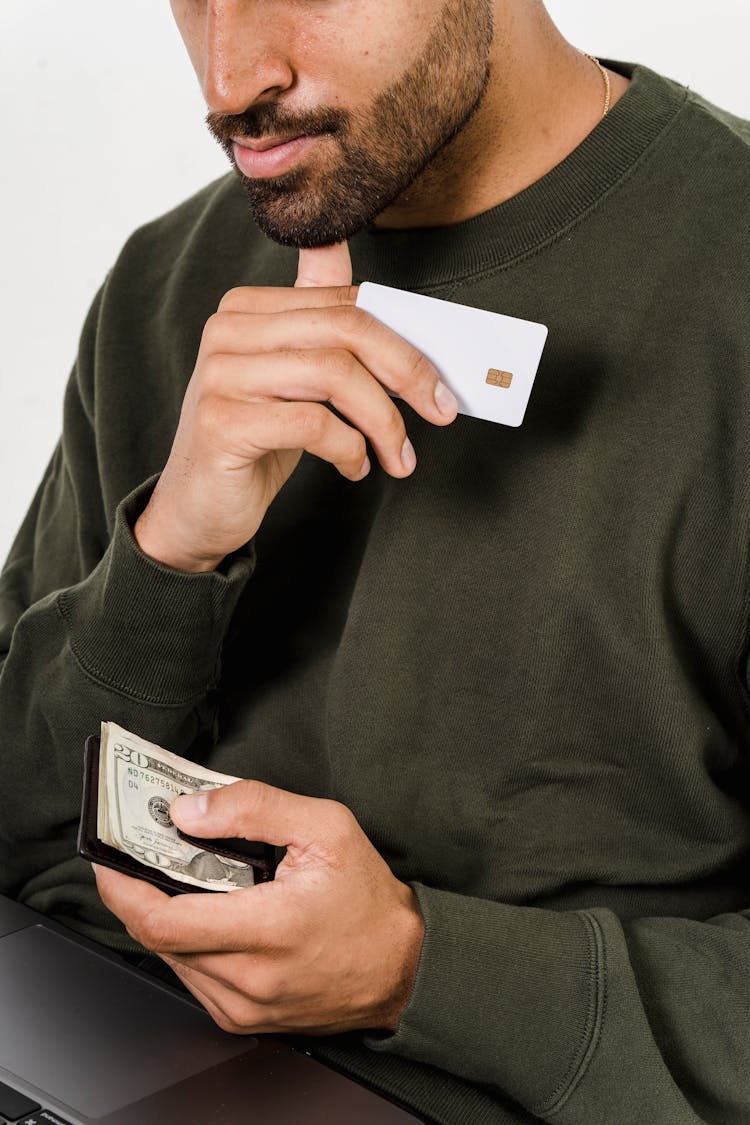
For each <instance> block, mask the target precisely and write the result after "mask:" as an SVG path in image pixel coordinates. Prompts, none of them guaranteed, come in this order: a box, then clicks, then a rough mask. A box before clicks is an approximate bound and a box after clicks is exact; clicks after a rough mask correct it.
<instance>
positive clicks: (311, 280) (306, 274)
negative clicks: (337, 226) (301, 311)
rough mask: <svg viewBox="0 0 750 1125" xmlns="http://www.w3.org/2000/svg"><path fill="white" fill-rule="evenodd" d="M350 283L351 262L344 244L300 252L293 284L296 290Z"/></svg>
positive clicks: (347, 248)
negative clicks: (295, 278)
mask: <svg viewBox="0 0 750 1125" xmlns="http://www.w3.org/2000/svg"><path fill="white" fill-rule="evenodd" d="M351 283H352V260H351V257H350V256H349V247H348V246H347V244H346V243H345V242H339V243H338V244H337V245H336V246H322V247H320V248H319V249H315V250H300V252H299V264H298V266H297V280H296V281H295V283H294V285H295V288H296V289H306V288H313V287H316V286H330V285H351Z"/></svg>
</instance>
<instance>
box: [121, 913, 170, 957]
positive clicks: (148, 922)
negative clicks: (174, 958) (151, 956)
mask: <svg viewBox="0 0 750 1125" xmlns="http://www.w3.org/2000/svg"><path fill="white" fill-rule="evenodd" d="M130 934H131V936H132V937H134V938H135V940H136V941H138V942H140V944H141V945H142V946H144V947H145V948H146V949H150V950H151V952H152V953H160V952H167V951H168V950H169V948H170V946H171V942H172V927H171V925H170V924H169V922H168V921H167V919H166V918H165V917H164V915H163V914H160V913H159V912H158V911H155V910H151V911H149V913H148V914H146V915H145V917H144V918H142V919H141V921H140V922H138V923H136V925H135V926H134V927H133V928H132V930H130Z"/></svg>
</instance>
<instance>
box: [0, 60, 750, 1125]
mask: <svg viewBox="0 0 750 1125" xmlns="http://www.w3.org/2000/svg"><path fill="white" fill-rule="evenodd" d="M622 69H625V70H627V68H622ZM749 140H750V131H749V130H748V126H747V125H746V124H743V123H742V122H740V121H738V120H736V119H733V118H732V117H730V116H729V115H727V114H723V113H721V112H720V111H718V110H716V109H714V108H713V107H711V106H709V105H707V104H706V103H704V102H703V101H702V100H701V99H699V98H697V97H695V96H693V95H691V94H689V93H688V92H687V91H686V90H684V89H683V88H682V87H679V86H676V85H674V84H672V83H669V82H667V81H665V80H663V79H661V78H659V77H657V76H656V75H654V74H653V73H651V72H649V71H647V70H644V69H637V70H636V71H635V76H634V82H633V84H632V86H631V88H630V89H629V91H628V93H627V94H626V95H625V97H624V98H623V99H622V100H621V101H620V102H619V104H618V105H617V106H616V107H615V109H614V110H613V111H612V112H611V114H610V115H609V116H608V117H607V118H605V119H604V121H603V122H602V123H601V124H600V125H599V126H598V127H597V129H596V130H595V131H594V132H593V133H592V134H591V135H590V136H589V137H588V138H587V139H586V140H585V141H584V143H583V144H582V145H581V146H580V147H579V148H578V149H577V150H576V151H575V152H574V153H573V154H572V155H571V156H570V157H569V158H568V159H567V160H565V161H564V162H563V163H562V164H561V165H560V166H559V167H557V168H556V169H555V170H554V171H553V172H551V173H550V174H549V175H547V176H546V177H544V179H543V180H541V181H540V182H539V183H537V184H535V185H534V186H532V187H531V188H529V189H528V190H527V191H524V192H523V193H522V194H520V195H519V196H517V197H516V198H514V199H512V200H510V201H509V202H507V203H505V204H503V205H502V206H500V207H497V208H496V209H494V210H492V211H490V212H488V213H486V214H484V215H481V216H479V217H478V218H475V219H472V220H470V221H468V222H465V223H462V224H460V225H458V226H455V227H451V228H446V229H437V230H413V231H401V232H377V231H374V230H369V231H365V232H363V233H361V234H360V235H358V236H357V237H356V238H354V239H353V240H352V244H351V249H352V255H353V260H354V265H355V280H362V279H369V280H372V281H376V282H381V283H385V284H389V285H395V286H399V287H402V288H406V289H413V290H418V291H420V292H425V293H431V294H434V295H435V296H438V297H441V298H446V299H448V300H455V301H459V302H462V303H464V304H468V305H475V306H478V307H480V308H486V309H494V310H497V311H500V312H503V313H507V314H511V315H514V316H519V317H525V318H528V319H533V320H538V321H542V322H544V323H545V324H547V325H548V326H549V340H548V344H547V348H546V351H545V355H544V358H543V361H542V366H541V369H540V372H539V375H538V378H537V382H536V385H535V387H534V390H533V393H532V397H531V401H530V404H529V409H528V412H527V416H526V420H525V422H524V424H523V426H522V427H521V428H520V429H518V430H514V429H508V428H504V427H502V426H498V425H493V424H491V423H488V422H482V421H476V420H474V419H470V418H466V417H463V416H459V418H458V419H457V421H456V422H455V423H454V424H453V425H451V426H450V427H447V428H445V429H440V428H438V427H434V426H431V425H430V424H429V423H427V422H425V421H424V420H423V419H421V418H419V417H418V416H416V415H415V414H414V413H413V412H412V411H411V410H410V408H409V407H408V406H406V405H404V404H403V403H401V404H400V406H401V409H402V410H403V412H404V415H405V417H406V424H407V430H408V433H409V435H410V437H411V439H412V441H413V443H414V445H415V447H416V451H417V457H418V465H417V469H416V472H415V473H414V475H413V476H412V477H410V478H409V479H407V480H394V479H392V478H390V477H388V476H387V475H386V474H385V473H384V472H383V471H382V470H381V469H380V468H379V466H377V463H376V462H374V467H373V470H372V472H371V474H370V476H369V477H368V478H367V479H366V480H365V481H363V482H361V483H358V484H354V483H351V482H347V481H345V480H344V479H343V478H342V477H341V476H340V475H339V474H338V473H337V472H336V470H335V469H333V468H332V467H331V466H329V465H327V464H325V463H322V462H320V461H318V460H316V459H315V458H312V457H310V456H308V455H305V456H304V457H303V459H302V461H301V463H300V465H299V467H298V469H297V470H296V472H295V473H294V474H293V476H292V478H291V479H290V481H289V482H288V483H287V485H285V487H284V489H283V490H282V492H281V494H280V495H279V497H278V498H277V499H276V501H275V502H274V503H273V505H272V506H271V508H270V510H269V512H268V515H267V517H266V519H265V521H264V523H263V525H262V527H261V529H260V531H259V533H258V535H257V537H256V539H255V541H254V542H253V543H252V544H251V545H249V547H248V548H247V549H246V550H244V551H241V552H238V553H237V555H236V556H233V557H231V558H229V559H227V560H226V562H225V563H224V564H223V566H222V568H221V569H220V571H219V572H216V573H213V574H209V575H185V574H180V573H177V572H174V571H171V570H169V569H168V568H166V567H162V566H160V565H158V564H157V563H155V562H153V561H151V560H150V559H148V558H146V557H145V556H144V555H142V554H141V553H140V552H139V550H138V549H137V547H136V546H135V544H134V541H133V538H132V535H131V531H130V527H131V526H132V523H133V520H134V519H135V517H136V516H137V514H138V512H139V511H140V510H141V508H142V506H143V504H144V503H145V501H146V499H147V497H148V495H149V488H150V487H151V486H152V484H151V483H150V482H151V481H152V478H153V476H154V474H156V473H158V472H159V470H160V469H161V468H162V466H163V464H164V462H165V461H166V458H167V456H168V453H169V450H170V446H171V442H172V437H173V434H174V431H175V428H176V424H177V418H178V413H179V410H180V404H181V402H182V398H183V394H184V391H185V387H186V384H187V382H188V380H189V378H190V375H191V372H192V369H193V365H194V361H195V356H196V352H197V348H198V343H199V340H200V336H201V331H202V329H203V325H204V323H205V321H206V320H207V318H208V317H209V315H210V314H211V313H212V312H213V311H214V310H215V309H216V306H217V304H218V302H219V300H220V298H221V297H222V295H223V294H224V293H225V292H226V291H227V290H228V289H230V288H231V287H233V286H236V285H268V284H274V285H289V284H291V283H292V282H293V280H294V277H295V270H296V258H297V256H296V253H295V252H294V251H292V250H282V249H279V248H278V247H277V246H275V245H273V244H272V243H271V242H269V241H267V240H266V239H265V238H264V237H263V236H261V235H260V234H259V232H258V231H257V230H255V229H254V227H253V226H252V225H251V222H250V220H249V218H248V216H247V209H246V202H245V197H244V194H243V193H242V190H241V189H240V187H239V186H238V184H237V182H236V180H235V178H234V176H228V177H226V178H225V179H222V180H220V181H219V182H218V183H216V184H213V185H211V186H210V187H208V188H207V189H205V190H204V191H202V192H201V193H200V194H198V195H197V196H195V197H194V198H192V199H190V200H189V201H188V202H186V203H185V204H183V205H182V206H180V207H179V208H177V210H175V211H173V212H172V213H170V214H169V215H167V216H165V217H164V218H162V219H160V220H159V221H157V222H155V223H152V224H151V225H149V226H147V227H145V228H144V229H142V230H140V231H139V232H137V233H136V234H135V235H134V236H133V238H132V239H131V240H130V241H129V242H128V244H127V245H126V247H125V249H124V250H123V253H122V255H121V257H120V259H119V261H118V262H117V264H116V266H115V268H114V270H113V271H112V273H111V274H110V276H109V277H108V279H107V281H106V284H105V285H104V287H103V289H102V291H101V292H100V294H99V296H98V298H97V300H96V302H95V304H94V306H93V308H92V310H91V313H90V316H89V318H88V320H87V323H86V326H85V329H84V332H83V336H82V342H81V348H80V354H79V357H78V360H77V363H76V366H75V369H74V371H73V375H72V378H71V381H70V384H69V388H68V392H67V396H66V401H65V418H64V429H63V436H62V440H61V444H60V445H59V447H58V448H57V450H56V451H55V453H54V456H53V459H52V461H51V464H50V466H49V470H48V472H47V474H46V476H45V479H44V481H43V483H42V486H41V488H40V491H39V493H38V495H37V498H36V500H35V502H34V504H33V507H32V509H31V511H30V513H29V515H28V518H27V520H26V522H25V524H24V525H23V528H22V530H21V532H20V535H19V537H18V539H17V541H16V543H15V546H14V547H13V550H12V553H11V555H10V558H9V561H8V563H7V566H6V568H5V571H4V573H3V577H2V586H1V589H0V652H1V653H2V661H3V663H2V676H1V679H0V731H1V732H2V747H1V748H0V754H1V755H2V761H1V769H2V778H3V788H2V793H1V794H0V888H1V889H2V890H4V891H5V892H6V893H10V894H12V895H16V896H18V897H19V898H20V899H22V900H23V901H25V902H28V903H29V904H30V905H32V906H35V907H37V908H39V909H41V910H43V911H47V912H49V913H50V914H52V915H53V916H54V917H56V918H58V919H60V920H62V921H63V922H66V923H67V924H69V925H70V926H72V927H73V928H75V929H77V930H81V931H84V932H86V933H88V934H90V935H92V936H94V937H96V938H98V939H100V940H102V941H106V942H109V943H110V944H112V945H115V946H116V947H118V948H121V949H128V948H131V949H132V948H133V946H132V942H130V940H129V939H128V938H127V937H126V936H125V935H124V934H123V932H122V930H121V928H119V927H118V926H117V925H116V923H115V921H114V920H113V918H112V917H111V916H110V915H108V914H107V912H106V911H105V910H104V908H103V907H102V906H101V904H100V903H99V902H98V900H97V897H96V893H95V890H94V886H93V880H92V877H91V872H90V869H89V868H88V866H87V865H86V864H85V863H84V862H83V861H81V860H79V859H77V858H75V831H76V822H77V817H78V809H79V801H80V790H81V756H82V748H83V742H84V739H85V737H86V735H88V734H90V733H92V732H95V731H96V730H97V729H98V726H99V722H100V720H101V719H110V720H114V721H115V722H118V723H121V724H122V725H123V726H125V727H128V728H130V729H131V730H133V731H136V732H138V733H139V734H141V735H143V736H144V737H145V738H148V739H151V740H153V741H155V742H158V743H160V744H162V745H164V746H166V747H168V748H169V749H171V750H174V751H176V752H178V753H180V754H184V755H187V756H188V757H191V758H194V759H195V760H197V761H201V762H204V763H205V764H206V765H208V766H210V767H211V768H213V769H217V770H222V771H224V772H227V773H231V774H239V775H242V776H246V777H256V778H260V779H262V780H264V781H267V782H270V783H272V784H274V785H279V786H283V787H285V788H287V789H290V790H293V791H296V792H300V793H306V794H312V795H325V796H329V797H332V798H335V799H337V800H339V801H342V802H344V803H345V804H346V805H348V806H349V807H350V808H351V809H352V810H353V811H354V813H355V814H356V816H357V817H358V819H359V821H360V823H361V824H362V826H363V828H364V830H365V831H366V832H367V833H368V835H369V837H370V838H371V840H372V841H373V842H374V844H375V846H376V847H377V848H378V849H379V851H380V852H381V853H382V854H383V856H385V858H386V860H387V861H388V863H389V864H390V866H391V867H392V869H393V871H394V872H395V874H396V875H397V876H398V877H399V878H400V879H403V880H406V881H409V882H411V883H412V884H413V885H414V887H415V889H416V891H417V894H418V896H419V901H420V904H421V907H422V910H423V912H424V916H425V920H426V940H425V944H424V950H423V954H422V958H421V962H420V965H419V971H418V975H417V980H416V985H415V987H414V991H413V994H412V996H411V999H410V1002H409V1004H408V1007H407V1008H406V1010H405V1012H404V1015H403V1018H402V1020H401V1024H400V1026H399V1029H398V1032H397V1034H395V1035H393V1036H376V1035H372V1036H367V1035H361V1036H360V1035H350V1036H343V1037H337V1038H334V1039H331V1040H328V1041H324V1042H321V1043H318V1045H317V1046H318V1048H319V1049H320V1051H321V1052H322V1053H323V1054H324V1055H325V1056H326V1057H327V1058H329V1059H332V1060H333V1061H335V1062H336V1063H337V1064H339V1065H343V1066H345V1067H347V1068H348V1069H350V1070H351V1071H353V1072H354V1073H357V1074H360V1075H366V1076H367V1077H368V1078H369V1080H370V1081H372V1082H374V1083H375V1084H376V1085H378V1086H380V1087H382V1088H384V1089H386V1090H389V1091H391V1092H392V1093H395V1094H397V1095H398V1096H400V1097H402V1098H404V1099H405V1100H406V1101H407V1102H409V1103H410V1104H411V1105H412V1106H415V1107H417V1109H418V1110H419V1111H420V1112H421V1113H422V1114H423V1115H424V1116H425V1117H426V1118H428V1119H430V1120H434V1121H436V1122H441V1123H444V1125H463V1123H466V1125H483V1123H487V1125H489V1123H493V1125H494V1123H498V1122H529V1121H532V1120H534V1118H535V1117H536V1118H541V1119H542V1120H543V1121H548V1122H556V1123H557V1122H559V1123H560V1125H626V1123H638V1125H643V1123H644V1122H646V1123H650V1122H655V1123H658V1125H687V1123H689V1122H699V1121H704V1122H715V1123H720V1125H735V1123H744V1125H746V1123H748V1122H750V867H749V866H748V853H749V851H750V770H749V768H748V765H749V754H748V740H749V736H750V697H749V694H748V681H747V663H746V657H747V652H748V621H747V617H748V590H749V588H750V587H749V583H748V545H749V544H750V493H749V491H748V475H749V472H750V458H749V457H748V452H749V450H748V446H749V444H750V316H749V315H748V313H749V309H748V291H749V286H748V282H749V281H750V276H749V275H750V254H749V252H748V251H749V250H750V239H749V237H748V234H749V229H748V226H749V223H748V204H749V202H750V150H749V148H748V141H749Z"/></svg>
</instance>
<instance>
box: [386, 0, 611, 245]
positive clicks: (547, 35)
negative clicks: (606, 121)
mask: <svg viewBox="0 0 750 1125" xmlns="http://www.w3.org/2000/svg"><path fill="white" fill-rule="evenodd" d="M608 73H609V78H610V85H611V105H614V104H615V103H616V102H617V101H618V100H619V99H620V98H621V97H622V95H623V94H624V92H625V90H626V89H627V87H628V84H629V82H628V79H626V78H624V77H623V76H622V75H620V74H616V73H614V72H612V71H610V72H608ZM604 98H605V83H604V80H603V76H602V73H601V71H600V70H599V68H598V67H597V66H596V65H595V64H594V63H593V62H592V61H591V59H589V58H587V57H586V56H585V55H584V54H582V53H581V52H580V51H578V50H577V49H576V48H575V47H572V46H571V45H570V44H569V43H568V42H566V40H565V39H563V38H562V36H561V35H560V34H559V32H558V31H557V29H556V28H555V26H554V24H552V22H551V20H550V19H549V17H548V16H547V13H546V12H545V11H544V10H543V9H540V10H538V9H537V8H536V6H535V5H532V6H531V10H529V11H528V14H527V15H526V16H525V17H523V18H517V19H516V20H515V21H514V23H513V26H512V27H511V28H510V29H508V31H507V35H506V37H505V38H504V39H501V38H500V37H499V36H498V39H497V41H496V43H495V48H494V52H493V61H492V73H491V78H490V85H489V87H488V90H487V93H486V94H485V97H484V99H483V101H482V104H481V106H480V108H479V109H478V110H477V112H476V113H475V115H474V116H473V117H472V119H471V120H470V122H469V123H468V124H467V125H466V127H465V128H464V129H463V130H462V131H461V133H460V134H459V135H458V137H456V139H455V140H454V141H452V142H451V144H450V145H448V146H446V148H445V149H443V151H442V152H440V153H439V154H438V156H437V157H436V158H435V159H434V160H433V161H432V162H431V164H430V165H429V166H428V167H427V168H426V169H425V171H424V172H423V173H422V174H421V175H420V176H419V177H418V178H417V179H416V180H415V181H414V183H413V184H412V185H411V186H410V187H409V188H408V190H407V191H406V192H404V194H403V195H402V196H400V198H399V199H398V200H397V201H396V202H395V203H394V204H393V205H392V206H391V207H389V208H388V209H387V210H386V211H384V212H383V213H382V214H381V215H379V216H378V218H377V220H376V222H375V225H376V226H378V227H383V228H403V227H420V226H448V225H451V224H453V223H457V222H461V221H463V220H465V219H470V218H472V217H473V216H475V215H479V214H482V213H483V212H484V211H488V210H489V209H490V208H491V207H495V206H497V205H498V204H500V203H504V202H505V201H506V200H507V199H510V198H511V197H512V196H514V195H517V194H518V193H519V192H520V191H523V189H524V188H527V187H529V186H530V185H531V184H533V183H535V182H536V181H537V180H539V179H541V178H542V176H544V175H546V174H547V172H550V171H551V170H552V169H553V168H554V167H556V166H557V165H558V164H559V163H560V162H561V161H562V160H564V159H565V157H566V156H568V155H570V153H571V152H572V151H573V150H574V149H575V148H577V147H578V145H579V144H580V143H581V142H582V141H583V140H584V138H585V137H587V136H588V134H589V133H590V132H591V131H592V130H593V129H594V128H596V126H597V125H598V124H599V122H600V121H601V118H602V113H603V109H604Z"/></svg>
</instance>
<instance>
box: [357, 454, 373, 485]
mask: <svg viewBox="0 0 750 1125" xmlns="http://www.w3.org/2000/svg"><path fill="white" fill-rule="evenodd" d="M369 471H370V458H369V457H365V459H364V461H363V462H362V468H361V469H360V470H359V476H358V477H357V480H362V479H363V477H366V476H367V474H368V473H369Z"/></svg>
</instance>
